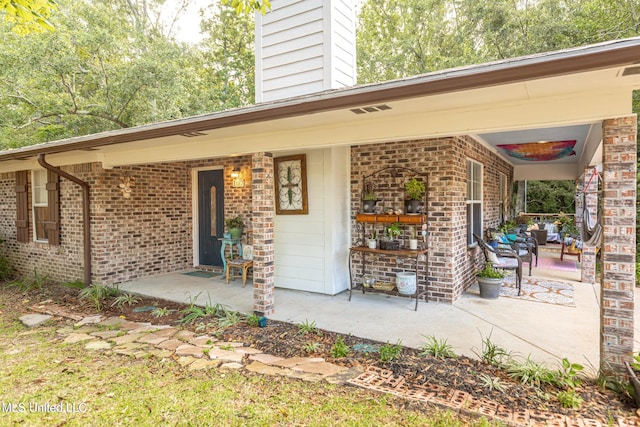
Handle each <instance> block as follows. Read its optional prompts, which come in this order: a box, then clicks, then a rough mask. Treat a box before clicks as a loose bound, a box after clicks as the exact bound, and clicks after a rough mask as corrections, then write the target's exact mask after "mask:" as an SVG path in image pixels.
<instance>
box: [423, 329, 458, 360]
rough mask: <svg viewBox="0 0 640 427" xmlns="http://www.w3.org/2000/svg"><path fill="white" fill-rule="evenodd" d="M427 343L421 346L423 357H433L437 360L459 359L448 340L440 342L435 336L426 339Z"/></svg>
mask: <svg viewBox="0 0 640 427" xmlns="http://www.w3.org/2000/svg"><path fill="white" fill-rule="evenodd" d="M425 338H426V339H427V342H426V343H423V344H422V345H421V346H420V350H421V352H420V355H421V356H432V357H435V358H436V359H446V358H456V357H458V356H457V355H456V354H455V353H454V351H453V347H452V346H451V345H450V344H447V340H446V339H442V340H438V339H436V337H434V336H433V335H429V336H426V337H425Z"/></svg>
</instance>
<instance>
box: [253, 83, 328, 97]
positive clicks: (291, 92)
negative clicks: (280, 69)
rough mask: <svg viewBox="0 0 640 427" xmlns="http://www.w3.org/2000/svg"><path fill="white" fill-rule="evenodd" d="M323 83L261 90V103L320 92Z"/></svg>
mask: <svg viewBox="0 0 640 427" xmlns="http://www.w3.org/2000/svg"><path fill="white" fill-rule="evenodd" d="M323 85H324V82H323V81H317V82H312V83H306V84H303V85H300V86H291V87H284V88H280V89H272V90H270V91H265V90H263V91H262V92H263V95H262V102H269V101H276V100H278V99H286V98H290V97H292V96H298V95H306V94H308V93H315V92H320V91H322V90H323V88H324V86H323Z"/></svg>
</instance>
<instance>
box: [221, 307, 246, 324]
mask: <svg viewBox="0 0 640 427" xmlns="http://www.w3.org/2000/svg"><path fill="white" fill-rule="evenodd" d="M220 313H223V314H222V315H221V316H219V319H218V326H219V327H221V328H228V327H230V326H233V325H237V324H238V323H240V322H241V321H242V319H243V315H242V314H240V313H238V312H237V311H230V310H225V309H223V310H222V312H220Z"/></svg>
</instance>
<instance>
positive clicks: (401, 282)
mask: <svg viewBox="0 0 640 427" xmlns="http://www.w3.org/2000/svg"><path fill="white" fill-rule="evenodd" d="M396 287H397V288H398V293H399V294H402V295H413V294H415V293H416V275H415V273H408V272H400V273H396Z"/></svg>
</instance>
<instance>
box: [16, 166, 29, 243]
mask: <svg viewBox="0 0 640 427" xmlns="http://www.w3.org/2000/svg"><path fill="white" fill-rule="evenodd" d="M28 177H29V171H18V172H16V228H17V230H18V233H17V237H16V239H17V240H18V242H28V241H29V181H28V179H29V178H28Z"/></svg>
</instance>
